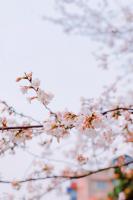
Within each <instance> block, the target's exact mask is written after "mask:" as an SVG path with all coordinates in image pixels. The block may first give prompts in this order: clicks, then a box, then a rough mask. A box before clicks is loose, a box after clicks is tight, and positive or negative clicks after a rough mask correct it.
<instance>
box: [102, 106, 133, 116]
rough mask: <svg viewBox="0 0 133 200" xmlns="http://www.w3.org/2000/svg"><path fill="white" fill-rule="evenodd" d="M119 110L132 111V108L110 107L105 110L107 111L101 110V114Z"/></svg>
mask: <svg viewBox="0 0 133 200" xmlns="http://www.w3.org/2000/svg"><path fill="white" fill-rule="evenodd" d="M119 110H123V111H132V112H133V108H122V107H120V108H119V107H118V108H114V109H111V110H107V111H104V112H102V115H106V114H108V113H110V112H115V111H119Z"/></svg>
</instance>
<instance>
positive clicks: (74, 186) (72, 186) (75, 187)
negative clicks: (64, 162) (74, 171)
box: [70, 182, 78, 190]
mask: <svg viewBox="0 0 133 200" xmlns="http://www.w3.org/2000/svg"><path fill="white" fill-rule="evenodd" d="M70 188H71V189H73V190H77V189H78V186H77V183H75V182H72V183H71V186H70Z"/></svg>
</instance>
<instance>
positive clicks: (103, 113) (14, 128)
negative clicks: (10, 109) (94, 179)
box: [0, 107, 133, 131]
mask: <svg viewBox="0 0 133 200" xmlns="http://www.w3.org/2000/svg"><path fill="white" fill-rule="evenodd" d="M119 110H123V111H132V112H133V108H122V107H120V108H119V107H118V108H115V109H111V110H107V111H104V112H102V113H101V114H102V115H106V114H108V113H110V112H115V111H119ZM28 128H32V129H36V128H43V125H31V126H14V127H0V131H6V130H19V129H28ZM72 128H73V126H71V127H70V129H72Z"/></svg>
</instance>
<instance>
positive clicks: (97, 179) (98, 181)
mask: <svg viewBox="0 0 133 200" xmlns="http://www.w3.org/2000/svg"><path fill="white" fill-rule="evenodd" d="M73 184H74V182H73V183H72V185H73ZM75 184H76V185H77V187H76V186H75V188H74V190H75V191H76V193H77V194H76V195H75V198H74V200H107V195H108V193H109V192H110V191H112V189H113V171H112V170H109V171H105V172H100V173H97V174H93V175H91V176H88V177H86V178H82V179H79V180H77V181H76V182H75ZM70 187H71V186H70ZM71 199H73V198H71Z"/></svg>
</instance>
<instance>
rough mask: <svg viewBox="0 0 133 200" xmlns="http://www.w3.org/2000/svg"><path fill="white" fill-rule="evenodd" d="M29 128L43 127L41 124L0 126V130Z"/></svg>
mask: <svg viewBox="0 0 133 200" xmlns="http://www.w3.org/2000/svg"><path fill="white" fill-rule="evenodd" d="M29 128H33V129H34V128H43V125H31V126H13V127H12V126H11V127H0V130H1V131H6V130H19V129H29Z"/></svg>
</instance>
